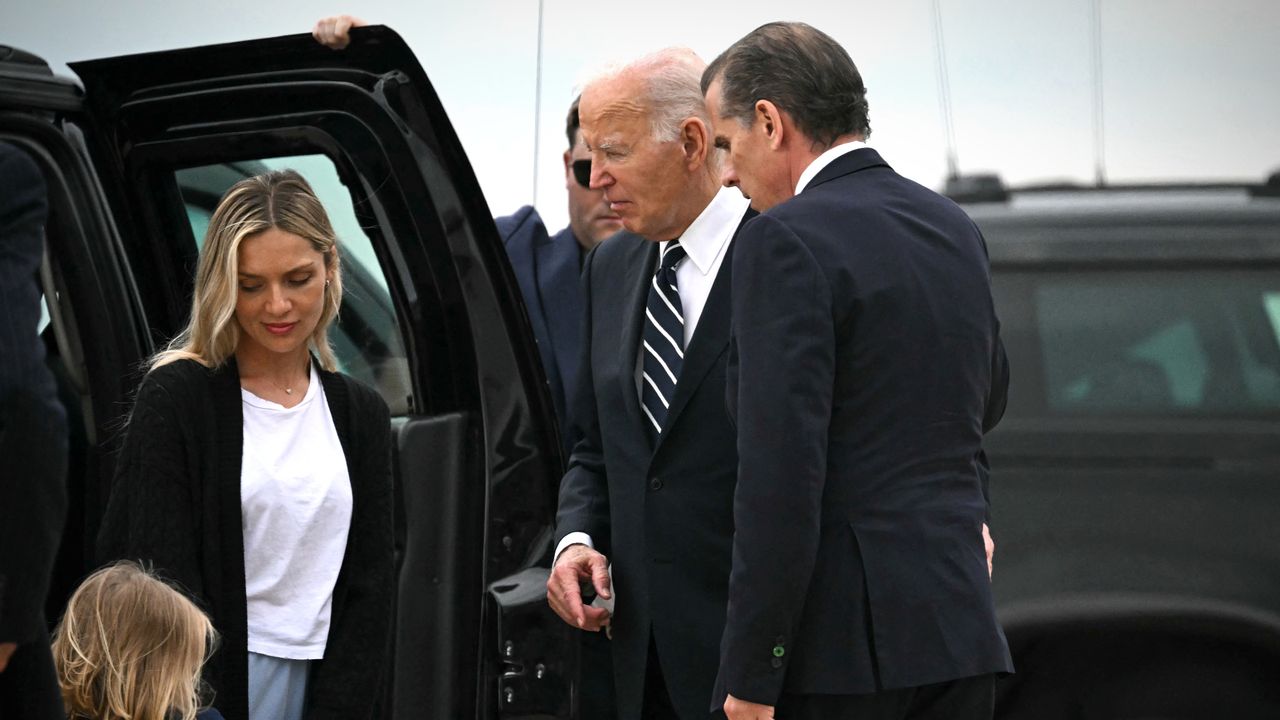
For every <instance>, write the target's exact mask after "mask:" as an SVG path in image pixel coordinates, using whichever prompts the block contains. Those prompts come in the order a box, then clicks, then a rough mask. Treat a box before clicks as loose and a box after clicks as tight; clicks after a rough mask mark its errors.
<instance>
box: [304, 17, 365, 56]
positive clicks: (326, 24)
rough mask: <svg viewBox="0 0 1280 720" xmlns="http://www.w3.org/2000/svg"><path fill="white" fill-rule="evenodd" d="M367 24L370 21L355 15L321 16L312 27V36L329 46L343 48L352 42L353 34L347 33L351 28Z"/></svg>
mask: <svg viewBox="0 0 1280 720" xmlns="http://www.w3.org/2000/svg"><path fill="white" fill-rule="evenodd" d="M365 25H368V23H366V22H365V21H363V20H361V19H360V18H358V17H355V16H353V15H334V16H332V17H327V18H320V19H319V20H317V21H316V26H315V27H314V28H311V37H313V38H315V39H316V42H318V43H320V44H321V45H324V46H325V47H327V48H332V49H334V50H341V49H342V48H344V47H346V46H347V44H348V43H350V42H351V36H349V35H348V34H347V31H349V30H350V29H351V28H354V27H364V26H365Z"/></svg>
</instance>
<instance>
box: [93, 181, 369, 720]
mask: <svg viewBox="0 0 1280 720" xmlns="http://www.w3.org/2000/svg"><path fill="white" fill-rule="evenodd" d="M341 300H342V274H341V268H340V263H339V256H338V249H337V244H336V239H335V237H334V233H333V229H332V227H331V226H330V224H329V220H328V217H327V216H326V214H325V212H324V208H323V207H321V205H320V202H319V201H318V200H317V199H316V196H315V194H314V193H313V192H312V191H311V188H310V187H309V186H308V185H307V183H306V181H305V180H303V179H302V177H301V176H300V175H298V174H297V173H295V172H292V171H284V172H272V173H268V174H266V175H262V176H258V177H254V178H249V179H247V180H243V181H241V182H239V183H237V184H236V185H235V186H233V187H232V188H231V189H230V190H228V191H227V194H226V195H225V196H224V197H223V198H222V201H221V202H220V203H219V204H218V207H217V209H216V210H215V211H214V214H213V218H212V219H211V220H210V223H209V230H208V234H207V235H206V237H205V244H204V248H203V250H202V252H201V255H200V261H199V265H198V269H197V273H196V282H195V292H194V297H193V300H192V307H191V319H190V322H189V324H188V326H187V328H186V330H184V331H183V332H182V334H181V335H179V336H178V337H177V338H176V339H175V340H174V341H173V342H172V343H171V344H170V346H169V349H167V350H165V351H163V352H161V353H159V354H158V355H157V356H156V357H155V358H154V359H153V360H152V363H151V369H150V371H149V372H148V373H147V376H146V378H145V379H144V380H143V382H142V386H141V388H139V390H138V396H137V400H136V401H135V404H134V409H133V414H132V416H131V419H130V421H129V425H128V429H127V431H126V432H127V434H126V436H125V440H124V445H123V448H122V450H121V455H120V459H119V464H118V466H117V470H116V476H115V481H114V483H113V486H112V489H111V498H110V501H109V502H108V505H107V510H106V515H105V517H104V519H103V526H102V530H101V533H100V535H99V538H98V540H99V550H100V552H101V554H102V555H103V556H104V557H105V558H107V559H113V558H134V559H142V560H144V561H145V562H148V563H151V564H153V565H154V567H155V569H156V571H157V572H159V573H161V574H162V575H164V576H166V577H170V578H172V579H174V580H176V581H177V582H178V583H179V584H180V585H181V586H182V587H183V588H184V589H186V590H187V591H189V592H190V593H191V594H192V596H193V597H195V598H196V599H197V600H198V602H199V603H200V604H201V605H202V606H203V607H205V608H206V609H207V610H208V611H209V614H210V616H211V617H212V619H213V623H214V626H215V627H216V628H217V629H218V632H219V633H220V634H221V635H222V638H223V640H222V643H221V647H220V649H219V651H218V652H217V653H215V654H214V656H213V658H212V659H211V660H210V663H209V666H208V668H207V669H206V673H205V676H206V680H207V681H208V682H209V683H210V685H212V687H213V689H214V690H215V691H216V693H217V704H218V708H219V709H220V710H221V711H222V712H223V714H224V715H225V716H226V717H227V718H228V720H243V719H244V718H250V719H251V720H291V719H296V718H301V717H303V711H304V708H305V711H306V717H307V718H308V720H319V719H322V718H341V719H343V720H347V719H349V718H364V717H371V716H372V714H373V712H374V710H373V708H374V707H375V706H378V705H380V704H381V703H380V702H379V696H380V689H381V684H382V681H383V678H384V676H385V674H386V672H385V670H386V668H387V665H388V645H389V633H390V616H391V612H390V610H391V597H392V591H393V579H392V511H391V466H390V420H389V413H388V410H387V406H386V404H385V403H384V402H383V401H382V398H381V397H379V396H378V395H377V393H376V392H374V391H373V390H372V389H370V388H368V387H367V386H365V385H363V384H361V383H359V382H357V381H355V380H353V379H351V378H349V377H347V376H345V375H342V374H339V373H337V372H336V363H335V359H334V355H333V351H332V350H331V349H330V347H329V343H328V330H329V326H330V324H331V323H332V322H333V320H334V318H335V317H336V316H337V314H338V307H339V304H340V303H341Z"/></svg>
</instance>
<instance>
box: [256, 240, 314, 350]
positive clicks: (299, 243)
mask: <svg viewBox="0 0 1280 720" xmlns="http://www.w3.org/2000/svg"><path fill="white" fill-rule="evenodd" d="M239 264H240V273H239V277H238V282H239V291H238V292H237V294H236V322H238V323H239V324H240V329H241V330H243V331H244V333H243V334H242V335H241V338H240V343H241V346H244V345H246V344H247V345H248V347H245V348H244V349H245V350H251V351H259V350H265V351H267V352H269V353H283V354H288V353H294V352H298V351H299V348H303V349H304V350H303V351H304V352H305V348H306V345H307V340H308V339H310V337H311V333H312V332H314V331H315V329H316V325H317V324H318V323H319V322H320V314H321V312H322V311H323V309H324V293H325V284H324V283H325V279H326V273H325V262H324V253H322V252H320V251H319V250H316V249H315V248H314V247H313V246H312V245H311V243H310V242H309V241H307V240H305V239H303V238H301V237H299V236H297V235H294V234H293V233H289V232H285V231H284V230H280V229H279V228H270V229H268V230H263V231H262V232H260V233H255V234H253V235H250V236H249V237H246V238H244V239H243V240H241V241H240V254H239Z"/></svg>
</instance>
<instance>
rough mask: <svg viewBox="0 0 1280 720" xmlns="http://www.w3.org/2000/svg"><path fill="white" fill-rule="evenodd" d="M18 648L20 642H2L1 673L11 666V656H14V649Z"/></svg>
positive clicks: (0, 655) (0, 652)
mask: <svg viewBox="0 0 1280 720" xmlns="http://www.w3.org/2000/svg"><path fill="white" fill-rule="evenodd" d="M17 649H18V643H11V642H7V643H0V673H2V672H4V669H5V668H7V667H9V658H11V657H13V651H14V650H17Z"/></svg>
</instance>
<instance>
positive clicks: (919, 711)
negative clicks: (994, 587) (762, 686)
mask: <svg viewBox="0 0 1280 720" xmlns="http://www.w3.org/2000/svg"><path fill="white" fill-rule="evenodd" d="M995 682H996V681H995V676H994V675H978V676H975V677H970V678H962V679H960V680H951V681H950V682H944V683H937V684H936V685H922V686H920V687H912V688H902V689H900V690H885V691H882V692H878V693H871V694H869V695H792V694H789V693H784V694H783V696H782V699H781V700H779V701H778V707H777V709H776V711H775V712H774V717H775V718H777V720H991V715H992V714H993V713H994V712H995Z"/></svg>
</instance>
